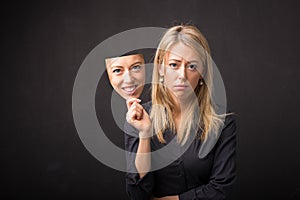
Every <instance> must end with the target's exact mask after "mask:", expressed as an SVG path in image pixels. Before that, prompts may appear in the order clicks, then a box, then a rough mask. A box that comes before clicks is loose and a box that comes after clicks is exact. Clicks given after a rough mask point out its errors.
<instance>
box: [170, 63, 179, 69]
mask: <svg viewBox="0 0 300 200" xmlns="http://www.w3.org/2000/svg"><path fill="white" fill-rule="evenodd" d="M169 66H170V67H171V68H176V67H177V66H178V65H177V63H170V64H169Z"/></svg>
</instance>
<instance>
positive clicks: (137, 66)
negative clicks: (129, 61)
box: [131, 65, 142, 71]
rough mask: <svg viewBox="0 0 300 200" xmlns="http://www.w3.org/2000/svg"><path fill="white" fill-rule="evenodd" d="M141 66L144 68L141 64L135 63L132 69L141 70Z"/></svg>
mask: <svg viewBox="0 0 300 200" xmlns="http://www.w3.org/2000/svg"><path fill="white" fill-rule="evenodd" d="M141 68H142V66H140V65H135V66H133V67H132V68H131V69H132V70H133V71H139V70H140V69H141Z"/></svg>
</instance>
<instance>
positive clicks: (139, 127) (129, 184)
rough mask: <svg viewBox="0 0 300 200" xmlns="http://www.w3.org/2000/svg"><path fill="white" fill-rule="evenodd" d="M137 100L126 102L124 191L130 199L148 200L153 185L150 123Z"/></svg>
mask: <svg viewBox="0 0 300 200" xmlns="http://www.w3.org/2000/svg"><path fill="white" fill-rule="evenodd" d="M139 102H140V101H137V99H131V100H128V101H127V107H128V113H127V116H126V119H127V122H128V123H126V124H125V133H126V134H125V149H126V151H127V152H126V159H127V165H128V173H127V174H126V190H127V193H128V195H129V197H130V199H138V200H140V199H145V200H147V199H148V200H150V198H151V195H152V188H153V185H154V180H153V174H152V173H150V172H149V170H150V168H151V155H150V153H151V146H150V142H151V141H150V140H151V139H150V135H151V131H150V128H151V121H150V118H149V116H148V113H147V112H146V111H145V110H144V109H143V107H142V106H141V105H140V104H139Z"/></svg>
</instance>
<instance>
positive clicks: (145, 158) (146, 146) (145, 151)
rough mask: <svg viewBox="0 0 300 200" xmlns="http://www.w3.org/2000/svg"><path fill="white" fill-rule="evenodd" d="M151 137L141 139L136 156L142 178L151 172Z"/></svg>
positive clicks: (137, 167) (136, 164)
mask: <svg viewBox="0 0 300 200" xmlns="http://www.w3.org/2000/svg"><path fill="white" fill-rule="evenodd" d="M150 140H151V139H150V138H149V137H147V138H142V137H140V139H139V145H138V149H137V155H136V158H135V166H136V169H137V171H138V173H139V176H140V178H142V177H144V176H145V175H146V174H147V172H149V170H150V167H151V154H150V152H151V146H150Z"/></svg>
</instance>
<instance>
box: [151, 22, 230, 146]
mask: <svg viewBox="0 0 300 200" xmlns="http://www.w3.org/2000/svg"><path fill="white" fill-rule="evenodd" d="M178 43H183V44H184V45H186V46H188V47H190V48H192V49H194V50H195V52H196V53H197V54H198V55H199V56H200V58H201V59H202V62H203V66H204V71H205V72H204V73H203V74H202V77H203V79H202V80H203V84H202V85H201V84H200V81H199V82H198V85H197V86H196V88H195V90H194V92H195V99H194V101H190V103H189V105H188V106H187V109H186V112H184V113H185V114H184V115H183V116H181V124H180V127H182V128H180V130H177V141H178V142H179V143H181V144H184V143H185V142H186V141H187V139H188V138H189V137H190V136H194V135H191V134H196V133H197V131H198V130H199V128H200V129H201V130H202V134H201V137H200V138H199V139H201V140H205V139H206V137H207V134H208V133H211V132H213V133H217V132H218V130H219V129H220V127H221V126H222V125H223V119H224V116H223V115H218V114H217V113H216V112H215V109H214V105H213V102H212V94H211V91H212V87H213V84H212V78H213V77H212V76H213V68H212V60H211V57H210V48H209V45H208V42H207V40H206V39H205V37H204V36H203V35H202V33H201V32H200V31H199V30H198V29H197V28H196V27H194V26H185V25H179V26H174V27H172V28H170V29H168V30H167V32H166V33H165V34H164V36H163V37H162V39H161V41H160V43H159V46H158V49H157V51H156V55H155V58H154V68H153V77H152V109H151V114H150V117H151V119H152V125H153V128H154V131H155V132H156V134H157V137H158V140H159V141H160V142H161V143H165V139H164V137H163V132H164V131H165V130H166V129H167V128H170V129H171V130H173V131H175V130H176V128H175V121H174V116H173V111H174V106H173V105H174V104H175V102H174V100H173V99H172V96H171V94H170V92H169V91H168V89H167V88H166V87H165V86H164V85H163V84H161V83H160V78H161V77H160V74H159V67H160V66H161V65H164V63H165V58H166V53H167V52H168V51H169V50H170V48H171V47H172V46H173V45H175V44H178Z"/></svg>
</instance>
